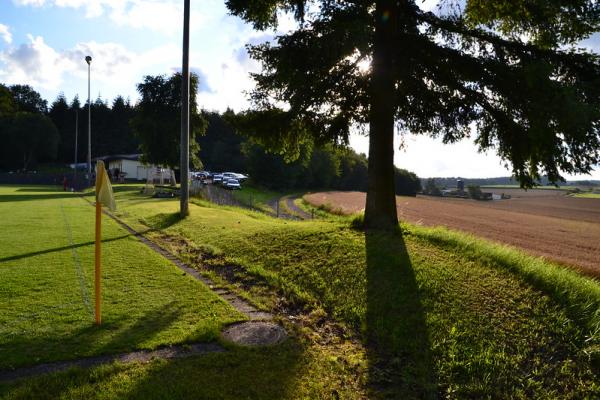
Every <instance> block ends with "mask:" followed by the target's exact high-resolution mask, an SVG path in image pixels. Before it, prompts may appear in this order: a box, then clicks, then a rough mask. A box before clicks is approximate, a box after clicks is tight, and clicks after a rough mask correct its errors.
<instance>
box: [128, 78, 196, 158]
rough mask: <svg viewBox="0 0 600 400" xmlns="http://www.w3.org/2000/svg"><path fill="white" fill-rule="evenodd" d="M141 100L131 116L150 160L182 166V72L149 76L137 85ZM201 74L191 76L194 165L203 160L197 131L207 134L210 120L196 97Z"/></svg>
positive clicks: (145, 154)
mask: <svg viewBox="0 0 600 400" xmlns="http://www.w3.org/2000/svg"><path fill="white" fill-rule="evenodd" d="M137 90H138V92H139V94H140V101H139V103H138V104H137V107H136V110H135V111H136V112H135V116H134V117H133V119H132V120H131V127H132V129H133V133H134V135H135V136H136V137H137V138H138V139H139V141H140V149H141V150H142V153H143V159H144V161H146V162H149V163H153V164H157V165H164V166H169V167H171V168H178V166H179V158H180V150H179V149H180V138H181V74H180V73H176V74H174V75H172V76H171V77H166V76H164V75H158V76H146V77H144V81H143V82H142V83H139V84H138V85H137ZM197 93H198V77H197V76H196V75H195V74H192V75H191V79H190V99H192V101H191V102H190V162H191V164H192V166H194V167H197V168H198V167H200V166H201V165H202V164H201V162H200V159H199V158H198V152H199V146H198V143H197V142H196V140H195V137H196V135H202V134H204V131H205V130H206V120H205V119H204V118H202V116H201V115H200V113H199V111H198V105H197V103H196V101H195V99H196V94H197Z"/></svg>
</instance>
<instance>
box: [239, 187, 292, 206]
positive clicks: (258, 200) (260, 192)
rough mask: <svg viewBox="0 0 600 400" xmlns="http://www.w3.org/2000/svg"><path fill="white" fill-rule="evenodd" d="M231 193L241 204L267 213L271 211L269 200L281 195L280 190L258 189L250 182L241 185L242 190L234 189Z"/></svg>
mask: <svg viewBox="0 0 600 400" xmlns="http://www.w3.org/2000/svg"><path fill="white" fill-rule="evenodd" d="M232 194H233V197H234V198H235V199H236V200H237V201H239V202H240V203H241V204H244V205H246V206H248V207H251V208H255V209H258V210H261V211H264V212H267V213H272V212H273V209H272V208H271V206H270V205H269V202H270V201H272V200H274V199H278V198H279V197H281V196H283V194H282V193H280V192H274V191H270V190H265V189H260V188H257V187H255V186H253V185H250V184H247V185H246V184H245V185H243V188H242V190H234V191H233V192H232Z"/></svg>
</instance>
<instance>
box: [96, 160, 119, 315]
mask: <svg viewBox="0 0 600 400" xmlns="http://www.w3.org/2000/svg"><path fill="white" fill-rule="evenodd" d="M102 205H105V206H106V207H108V208H109V209H110V210H111V211H114V210H116V208H117V207H116V205H115V196H114V195H113V191H112V186H111V185H110V180H109V179H108V175H107V174H106V168H105V167H104V162H103V161H100V160H98V162H97V163H96V251H95V262H96V265H95V267H96V268H95V274H94V275H95V278H96V279H95V289H96V324H97V325H100V323H101V322H102V309H101V305H102V286H101V278H102V262H101V245H102Z"/></svg>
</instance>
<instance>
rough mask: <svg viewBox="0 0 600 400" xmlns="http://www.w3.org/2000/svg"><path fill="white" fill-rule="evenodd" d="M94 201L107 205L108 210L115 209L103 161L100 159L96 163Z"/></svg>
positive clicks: (113, 197)
mask: <svg viewBox="0 0 600 400" xmlns="http://www.w3.org/2000/svg"><path fill="white" fill-rule="evenodd" d="M96 201H98V202H100V204H102V205H103V206H105V207H108V209H109V210H110V211H115V210H116V208H117V206H116V204H115V196H114V194H113V190H112V186H111V185H110V180H109V179H108V174H107V173H106V168H105V167H104V162H103V161H100V160H98V162H97V163H96Z"/></svg>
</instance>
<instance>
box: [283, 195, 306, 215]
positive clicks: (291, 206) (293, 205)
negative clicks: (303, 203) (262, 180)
mask: <svg viewBox="0 0 600 400" xmlns="http://www.w3.org/2000/svg"><path fill="white" fill-rule="evenodd" d="M299 198H301V196H297V195H296V196H286V197H284V199H285V203H286V205H287V207H288V209H289V210H290V211H291V212H292V213H294V214H295V215H297V216H298V217H299V218H300V219H311V218H312V216H311V215H310V214H309V213H307V212H306V211H304V210H303V209H301V208H300V207H298V206H297V205H296V203H295V202H294V201H295V200H296V199H299Z"/></svg>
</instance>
